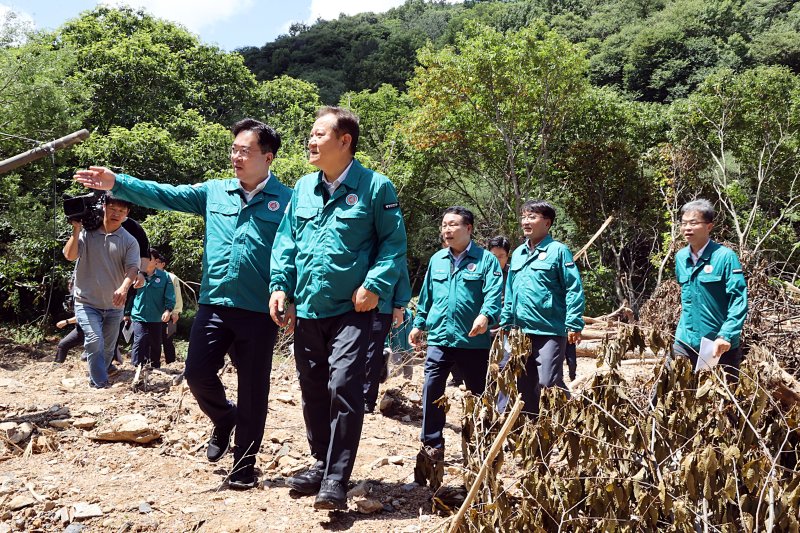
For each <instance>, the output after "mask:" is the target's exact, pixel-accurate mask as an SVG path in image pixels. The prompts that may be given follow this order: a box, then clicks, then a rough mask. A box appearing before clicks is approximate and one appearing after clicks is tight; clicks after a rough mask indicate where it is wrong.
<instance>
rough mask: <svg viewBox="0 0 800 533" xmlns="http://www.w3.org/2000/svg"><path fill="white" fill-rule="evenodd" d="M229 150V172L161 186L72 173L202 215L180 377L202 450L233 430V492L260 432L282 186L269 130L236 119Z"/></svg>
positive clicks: (215, 451)
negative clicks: (194, 306)
mask: <svg viewBox="0 0 800 533" xmlns="http://www.w3.org/2000/svg"><path fill="white" fill-rule="evenodd" d="M232 131H233V135H234V136H235V139H234V141H233V145H232V146H231V164H232V166H233V170H234V174H235V176H236V177H235V178H233V179H227V180H209V181H205V182H203V183H198V184H196V185H193V186H189V185H178V186H173V185H164V184H159V183H155V182H152V181H141V180H138V179H136V178H133V177H131V176H127V175H125V174H119V175H115V174H114V173H113V172H111V171H110V170H108V169H106V168H103V167H91V168H90V169H89V170H83V171H79V172H78V173H77V174H76V175H75V179H76V180H77V181H78V182H80V183H82V184H84V185H85V186H87V187H92V188H97V189H112V190H113V191H114V193H115V194H117V195H119V196H120V197H121V198H125V199H127V200H130V201H132V202H135V203H138V204H139V205H143V206H145V207H152V208H154V209H166V210H172V211H183V212H187V213H194V214H197V215H200V216H202V217H203V218H204V220H205V225H206V231H205V250H204V253H203V279H202V283H201V285H200V298H199V304H200V306H199V308H198V310H197V315H196V316H195V319H194V324H193V325H192V332H191V335H190V338H189V353H188V355H187V358H186V371H185V377H186V382H187V383H188V385H189V388H190V390H191V391H192V394H193V395H194V397H195V398H196V399H197V403H198V405H199V406H200V409H202V410H203V412H204V413H205V414H206V415H208V417H209V418H210V419H211V421H212V422H213V423H214V430H213V432H212V435H211V439H210V440H209V444H208V449H207V450H206V455H207V457H208V460H209V461H211V462H216V461H219V460H220V459H221V458H222V457H223V455H225V453H226V452H227V451H228V448H229V446H230V437H231V433H232V432H233V429H234V427H236V441H235V450H234V468H233V471H232V473H231V475H230V478H229V484H230V486H231V487H232V488H239V489H246V488H251V487H254V486H255V485H256V483H257V479H256V477H255V474H254V465H255V456H256V453H258V450H259V447H260V446H261V439H262V438H263V436H264V424H265V421H266V416H267V398H268V395H269V376H270V370H271V366H272V350H273V348H274V346H275V338H276V334H277V327H276V326H275V324H274V323H273V321H272V320H271V319H270V317H269V310H268V301H269V297H268V295H269V281H270V278H269V276H270V266H269V265H270V253H271V251H272V243H273V241H274V239H275V233H276V231H277V230H278V225H279V224H280V222H281V220H282V219H283V215H284V212H285V211H286V209H287V206H288V204H289V199H290V196H291V190H290V189H289V188H287V187H286V186H284V185H283V184H281V182H279V181H278V178H276V177H275V176H274V175H273V174H272V173H271V171H270V168H269V167H270V165H271V164H272V161H273V159H274V158H275V154H276V153H277V151H278V148H280V137H279V136H278V134H277V133H276V132H275V130H273V129H272V128H271V127H269V126H267V125H266V124H263V123H261V122H258V121H257V120H253V119H244V120H241V121H239V122H237V123H236V124H235V125H234V126H233V128H232ZM231 346H233V347H234V351H235V353H236V369H237V374H238V385H239V388H238V402H237V404H236V405H234V404H232V403H230V402H229V401H228V400H227V398H226V396H225V388H224V386H223V385H222V382H221V381H220V379H219V377H218V376H217V372H218V371H219V369H220V368H222V366H223V364H224V358H225V353H226V352H227V351H228V349H229V348H230V347H231Z"/></svg>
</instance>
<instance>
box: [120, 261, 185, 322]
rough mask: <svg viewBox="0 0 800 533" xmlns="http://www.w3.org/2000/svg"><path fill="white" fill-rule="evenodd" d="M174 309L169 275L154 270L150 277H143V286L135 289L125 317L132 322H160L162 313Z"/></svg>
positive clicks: (172, 290)
mask: <svg viewBox="0 0 800 533" xmlns="http://www.w3.org/2000/svg"><path fill="white" fill-rule="evenodd" d="M173 309H175V286H174V285H173V284H172V280H171V279H170V277H169V274H167V273H166V272H164V271H163V270H155V271H154V272H153V275H152V276H145V281H144V286H143V287H140V288H138V289H136V296H135V297H134V298H131V299H130V301H129V303H128V308H127V309H125V315H127V316H130V317H131V320H133V321H134V322H161V315H163V314H164V311H167V310H169V311H172V310H173Z"/></svg>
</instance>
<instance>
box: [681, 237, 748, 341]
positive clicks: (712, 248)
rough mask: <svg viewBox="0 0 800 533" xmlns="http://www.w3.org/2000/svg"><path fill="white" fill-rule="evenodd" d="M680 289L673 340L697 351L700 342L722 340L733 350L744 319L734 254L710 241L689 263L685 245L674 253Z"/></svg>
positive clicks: (742, 291)
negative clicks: (677, 320) (677, 319)
mask: <svg viewBox="0 0 800 533" xmlns="http://www.w3.org/2000/svg"><path fill="white" fill-rule="evenodd" d="M675 276H676V277H677V279H678V283H679V284H680V286H681V318H680V321H679V322H678V330H677V331H676V332H675V339H676V340H678V341H680V342H682V343H683V344H685V345H686V346H689V347H691V348H692V349H694V350H696V351H699V350H700V339H702V338H703V337H706V338H708V339H710V340H715V339H717V338H718V337H722V338H723V339H725V340H726V341H728V342H730V343H731V348H736V347H737V346H739V343H740V342H741V335H742V328H743V327H744V321H745V318H746V317H747V282H746V281H745V278H744V272H742V265H741V264H740V263H739V258H738V257H737V256H736V252H734V251H733V250H731V249H730V248H728V247H726V246H722V245H721V244H718V243H716V242H714V241H709V243H708V246H706V249H705V250H704V251H703V255H702V256H701V257H700V258H699V259H698V261H697V265H693V264H692V259H691V250H690V248H689V247H688V246H687V247H686V248H683V249H681V250H679V251H678V253H677V254H675Z"/></svg>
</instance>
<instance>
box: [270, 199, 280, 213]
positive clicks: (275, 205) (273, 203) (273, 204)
mask: <svg viewBox="0 0 800 533" xmlns="http://www.w3.org/2000/svg"><path fill="white" fill-rule="evenodd" d="M280 208H281V204H280V203H279V202H276V201H275V200H272V201H271V202H270V203H268V204H267V209H269V210H270V211H277V210H278V209H280Z"/></svg>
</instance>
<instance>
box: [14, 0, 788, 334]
mask: <svg viewBox="0 0 800 533" xmlns="http://www.w3.org/2000/svg"><path fill="white" fill-rule="evenodd" d="M7 28H9V26H7ZM14 28H15V27H14V25H13V24H12V25H11V26H10V30H7V31H6V33H4V34H3V35H0V79H2V80H3V82H2V83H0V132H2V135H0V158H5V157H9V156H11V155H14V154H16V153H18V152H21V151H23V150H26V149H28V148H30V147H31V146H33V143H32V142H30V141H28V140H26V139H33V140H45V141H47V140H51V139H53V138H56V137H60V136H62V135H65V134H67V133H70V132H72V131H74V130H77V129H79V128H81V127H85V128H87V129H89V130H90V131H91V132H92V135H91V137H90V139H89V140H87V141H86V142H84V143H83V144H81V145H79V146H78V147H76V148H74V149H72V150H69V151H64V152H57V153H56V154H55V157H54V162H55V166H53V164H52V163H51V161H50V160H49V159H44V160H41V161H39V162H37V163H34V164H29V165H27V166H25V167H22V168H20V169H18V170H17V171H15V172H13V173H10V174H4V175H0V183H2V187H0V207H1V208H0V315H2V317H3V318H4V319H11V320H16V321H20V322H30V321H33V320H36V319H37V318H41V317H42V316H43V315H44V314H45V310H46V308H47V307H48V304H49V309H50V312H52V313H57V312H58V308H59V303H60V299H61V295H63V293H64V291H65V288H66V280H67V277H68V274H69V272H70V269H71V266H72V265H71V264H69V263H67V262H66V261H64V260H63V258H62V257H61V252H60V250H61V247H62V246H63V242H64V241H65V240H66V237H67V235H68V230H69V226H68V225H67V223H66V221H65V220H64V218H63V216H61V214H60V213H61V206H60V200H59V199H60V198H61V195H62V194H64V193H75V192H78V191H79V189H78V188H77V187H75V186H74V185H73V184H72V181H71V176H72V173H73V171H74V170H75V169H76V168H78V167H82V166H85V165H89V164H105V165H109V166H111V167H112V168H114V169H115V170H118V171H122V172H126V173H129V174H132V175H135V176H138V177H141V178H146V179H154V180H159V181H166V182H169V183H176V184H177V183H195V182H198V181H202V180H206V179H214V178H217V177H221V176H227V175H229V174H230V173H229V165H230V163H229V161H228V155H227V153H228V148H229V145H230V142H231V137H230V134H229V133H228V128H229V126H230V125H231V123H232V122H233V121H235V120H237V119H238V118H240V117H243V116H253V117H255V118H258V119H260V120H265V121H267V122H269V123H271V124H272V125H274V126H275V127H276V128H277V129H278V131H279V132H280V133H281V134H282V136H283V139H284V144H283V148H282V149H281V151H280V152H279V153H278V157H277V159H276V161H275V165H274V167H273V168H274V170H275V172H276V174H277V175H278V176H280V178H281V179H282V180H283V181H284V182H286V183H288V184H290V185H291V184H293V183H294V181H295V180H296V179H297V178H298V177H299V176H301V175H302V174H303V173H305V172H307V171H309V170H311V167H309V166H308V165H307V163H306V154H305V147H304V144H305V138H306V136H307V133H308V131H309V128H310V125H311V123H312V122H313V114H314V111H315V109H316V108H317V107H318V106H319V105H320V104H322V103H340V104H341V105H345V106H348V107H351V108H352V109H354V110H355V111H356V112H357V113H358V114H359V115H360V117H361V121H362V128H363V133H362V140H361V143H360V152H359V154H358V157H359V158H360V159H361V160H362V161H363V162H364V163H365V164H367V165H370V166H372V167H374V168H377V169H379V170H380V171H382V172H384V173H386V174H387V175H388V176H390V177H391V178H392V180H393V181H394V183H395V184H396V185H397V187H398V190H399V192H400V199H401V206H402V209H403V212H404V215H405V217H406V221H407V225H408V228H409V236H410V239H409V267H410V271H411V275H412V278H414V279H415V280H417V281H418V280H419V279H420V277H421V275H422V274H423V273H424V268H425V264H426V261H427V258H428V257H429V256H430V254H431V253H432V252H433V251H435V250H436V249H437V247H438V245H439V244H438V243H439V241H438V222H439V220H438V219H439V216H440V213H441V210H442V208H444V207H446V206H448V205H452V204H463V205H466V206H467V207H469V208H471V209H473V210H475V212H476V214H477V216H478V219H479V222H478V227H477V238H479V239H484V238H486V237H490V236H492V235H494V234H497V233H504V234H506V235H508V236H510V237H511V240H512V242H514V243H516V242H518V237H519V232H518V225H517V222H516V210H517V208H518V206H519V205H520V203H521V202H522V201H523V200H524V199H527V198H531V197H544V198H546V199H548V200H550V201H552V202H553V203H554V204H555V205H556V206H557V208H558V210H559V216H558V219H557V221H556V224H555V226H554V234H555V236H556V237H557V238H559V239H562V240H564V241H565V242H567V243H568V244H569V245H570V246H571V247H572V248H573V249H574V250H577V249H578V248H580V247H581V246H582V245H583V244H584V243H586V242H587V241H588V240H589V239H590V238H591V236H592V235H593V234H594V233H595V231H596V230H597V229H598V228H599V227H600V226H601V224H602V223H603V222H604V221H605V220H606V219H607V218H608V217H609V216H613V217H614V221H613V222H612V224H611V225H610V226H609V228H608V229H607V230H606V231H605V232H604V233H603V234H602V236H601V237H600V238H599V239H598V240H597V241H596V242H595V244H594V245H593V246H592V247H591V248H590V250H589V252H588V255H587V258H586V260H585V261H583V262H581V269H582V274H583V277H584V281H585V285H586V288H587V295H588V306H589V307H588V311H589V312H590V313H591V314H594V315H597V314H600V313H602V312H604V311H606V310H609V309H612V308H616V307H617V306H618V305H619V304H620V303H622V302H627V303H628V304H629V305H630V306H632V307H633V308H634V309H638V308H639V306H640V305H641V304H642V303H643V301H644V300H645V299H646V298H647V297H648V296H649V294H650V293H651V291H652V289H653V288H654V286H655V285H656V284H657V283H658V282H659V281H660V280H662V279H666V278H669V277H671V276H672V273H671V268H672V263H671V261H672V256H673V255H674V252H675V251H676V249H677V247H679V246H681V244H680V242H679V241H677V240H676V237H677V234H678V231H677V227H676V225H675V220H676V217H677V209H678V208H679V206H680V205H681V204H682V203H683V202H685V201H687V200H689V199H691V198H694V197H695V196H697V195H703V196H705V197H708V198H710V199H712V200H713V201H715V202H716V203H717V204H718V206H719V208H720V214H721V219H720V223H719V224H718V226H717V230H716V231H717V235H718V237H720V238H722V239H726V240H729V241H731V242H732V243H733V244H734V245H735V246H736V248H737V249H738V250H740V252H741V253H742V254H743V257H745V259H746V262H747V267H748V268H754V266H755V265H756V264H759V263H758V262H759V261H761V260H764V261H765V263H764V265H766V266H767V267H768V268H769V269H770V273H771V274H772V275H773V276H775V277H781V278H782V279H784V280H786V281H789V282H794V281H795V277H796V270H797V264H798V263H797V257H796V248H797V243H798V240H799V239H798V212H797V207H798V202H799V201H800V191H798V184H797V179H798V177H799V175H800V156H799V155H798V150H799V149H800V77H798V68H800V35H798V33H799V32H800V7H798V4H796V3H793V2H781V1H773V0H759V1H756V0H747V1H722V0H708V1H700V0H676V1H659V0H652V1H648V0H615V1H605V2H603V1H601V2H589V1H579V0H576V1H573V2H546V1H543V0H535V1H513V2H489V1H485V2H467V3H464V4H454V5H451V4H444V3H437V2H423V1H420V0H410V1H408V2H407V3H406V4H405V5H403V6H402V7H399V8H396V9H393V10H391V11H389V12H387V13H385V14H381V15H371V14H362V15H358V16H354V17H341V18H339V19H337V20H333V21H327V22H322V21H321V22H318V23H317V24H314V25H312V26H309V27H305V26H295V27H293V28H292V29H291V31H290V34H289V35H286V36H282V37H280V38H278V39H277V40H276V41H275V42H272V43H267V44H266V45H264V46H263V47H261V48H256V47H253V48H246V49H243V50H241V51H240V52H241V53H227V52H224V51H222V50H219V49H218V48H216V47H213V46H208V45H205V44H203V43H202V42H200V41H199V40H198V38H197V37H196V36H193V35H191V34H190V33H188V32H187V31H185V30H184V29H182V28H180V27H178V26H176V25H173V24H171V23H168V22H165V21H161V20H158V19H155V18H153V17H151V16H149V15H147V14H145V13H141V12H135V11H132V10H128V9H123V10H116V9H110V8H105V7H101V8H97V9H95V10H93V11H89V12H86V13H84V14H83V15H82V16H80V17H79V18H76V19H74V20H71V21H69V22H68V23H67V24H65V25H64V26H63V27H61V28H59V29H57V30H56V31H54V32H50V33H33V34H30V35H24V34H23V32H24V28H22V27H19V26H17V27H16V29H17V33H18V34H16V35H15V34H14ZM254 39H255V37H254ZM9 135H12V136H17V137H10V136H9ZM133 216H134V217H135V218H137V219H139V220H143V221H144V225H145V228H146V229H147V230H148V232H149V233H150V236H151V240H152V242H153V244H154V245H156V246H160V247H162V248H163V249H164V251H165V252H166V253H167V255H169V256H170V257H171V258H172V259H173V262H172V268H173V269H174V270H175V272H176V273H177V274H178V275H179V276H180V277H182V278H184V279H187V280H194V281H199V277H200V271H199V269H200V261H199V258H200V255H201V253H202V221H201V220H200V219H198V218H196V217H191V216H188V215H182V214H177V213H165V212H162V213H155V212H152V211H149V210H144V209H140V208H137V209H135V210H134V212H133Z"/></svg>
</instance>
